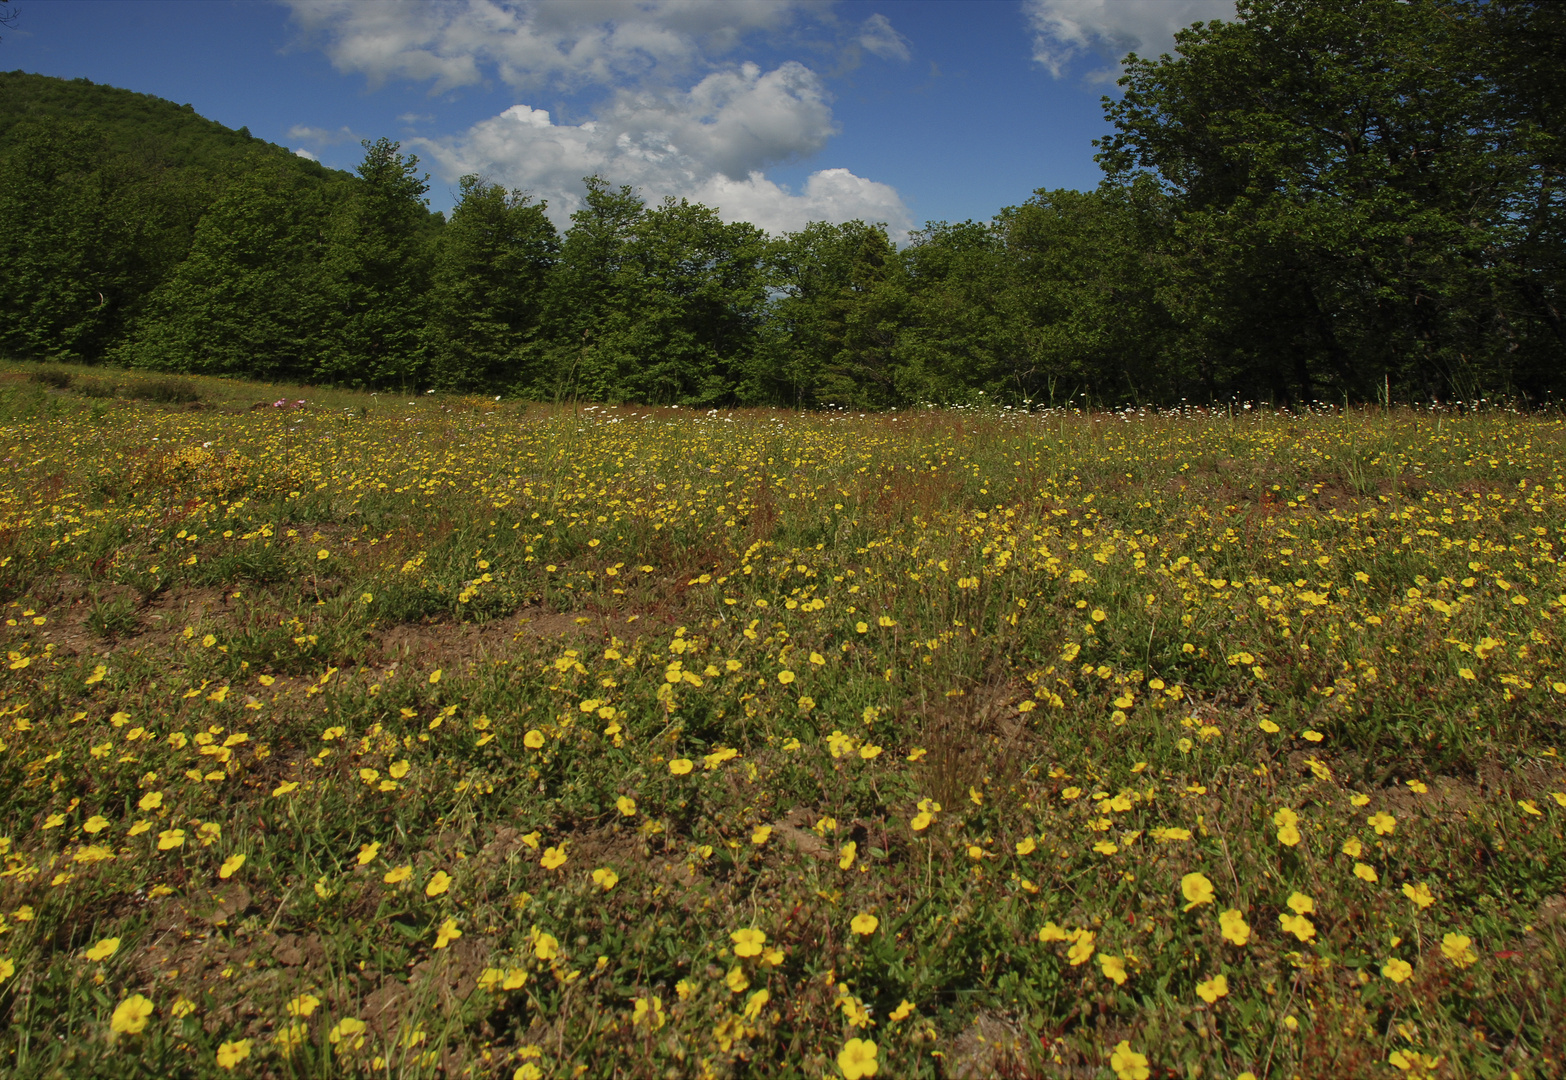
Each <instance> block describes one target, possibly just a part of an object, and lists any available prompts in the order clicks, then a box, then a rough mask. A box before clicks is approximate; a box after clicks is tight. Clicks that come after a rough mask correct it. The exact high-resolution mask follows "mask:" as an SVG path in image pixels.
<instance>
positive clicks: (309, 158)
mask: <svg viewBox="0 0 1566 1080" xmlns="http://www.w3.org/2000/svg"><path fill="white" fill-rule="evenodd" d="M294 156H295V157H302V158H304V159H305V160H307V161H320V160H321V159H320V158H318V157H316V156H315V155H314V154H312V153H310V151H308V150H295V151H294Z"/></svg>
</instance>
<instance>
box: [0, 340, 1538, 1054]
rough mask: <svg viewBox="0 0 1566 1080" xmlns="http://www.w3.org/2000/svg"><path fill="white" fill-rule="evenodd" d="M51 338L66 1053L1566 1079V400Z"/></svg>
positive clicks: (49, 855) (21, 400) (2, 877)
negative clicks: (99, 367) (104, 363)
mask: <svg viewBox="0 0 1566 1080" xmlns="http://www.w3.org/2000/svg"><path fill="white" fill-rule="evenodd" d="M27 371H28V369H23V368H20V367H13V368H10V369H7V370H6V371H5V372H3V373H0V450H3V456H4V458H5V468H4V472H3V473H0V604H3V606H4V609H5V610H4V626H3V627H0V634H3V636H4V646H3V647H4V650H5V655H6V658H7V659H6V661H5V664H4V666H3V667H0V784H3V785H4V790H5V791H6V793H7V795H6V798H5V799H4V801H3V803H0V853H3V859H4V864H5V865H4V869H3V871H0V1015H3V1021H4V1023H3V1029H0V1048H3V1052H4V1054H5V1059H4V1060H5V1064H4V1070H5V1071H6V1072H7V1074H8V1075H12V1076H18V1077H55V1076H71V1077H78V1076H95V1077H127V1078H128V1077H187V1076H188V1077H198V1076H199V1077H211V1076H255V1077H327V1076H365V1077H369V1076H385V1077H409V1078H413V1077H437V1076H448V1077H455V1076H472V1077H504V1078H513V1077H514V1078H515V1080H539V1078H542V1077H578V1076H581V1077H669V1078H675V1077H687V1076H689V1077H708V1076H711V1077H729V1076H783V1077H795V1076H798V1077H811V1078H820V1077H834V1076H836V1077H846V1078H847V1080H858V1078H861V1077H869V1076H895V1077H985V1076H1007V1077H1049V1076H1070V1077H1106V1078H1107V1077H1117V1078H1119V1080H1148V1078H1151V1077H1172V1076H1181V1077H1193V1078H1195V1077H1225V1078H1229V1077H1245V1076H1250V1077H1294V1076H1301V1077H1329V1076H1330V1077H1358V1076H1367V1077H1407V1078H1409V1080H1414V1078H1418V1077H1485V1078H1490V1077H1497V1078H1499V1077H1524V1078H1532V1077H1548V1076H1559V1075H1562V1073H1563V1066H1562V1064H1561V1063H1562V1060H1563V1055H1566V977H1563V975H1562V972H1563V971H1566V895H1563V893H1566V889H1563V877H1566V858H1563V855H1566V843H1563V837H1562V825H1563V822H1566V773H1563V769H1562V761H1561V758H1560V756H1559V754H1558V748H1559V746H1560V744H1561V742H1562V732H1561V723H1562V716H1563V705H1566V666H1563V649H1562V643H1561V622H1562V618H1563V609H1566V576H1563V574H1562V570H1561V562H1560V560H1561V556H1562V548H1563V545H1566V466H1563V461H1566V421H1563V419H1562V417H1561V416H1560V415H1559V414H1556V413H1548V414H1536V415H1526V414H1522V413H1519V412H1515V411H1511V410H1508V409H1505V408H1500V407H1494V408H1481V409H1477V410H1472V411H1457V410H1450V409H1409V408H1404V409H1393V410H1365V411H1355V410H1335V409H1329V408H1322V409H1318V410H1306V411H1301V412H1298V413H1293V414H1291V413H1285V412H1279V411H1274V410H1270V409H1267V410H1264V409H1246V408H1236V409H1228V408H1224V409H1217V410H1196V409H1190V410H1183V411H1176V412H1167V413H1161V412H1155V411H1152V410H1122V411H1120V412H1104V413H1095V414H1085V413H1079V412H1072V411H1059V410H1054V411H1044V412H1033V413H1024V412H1020V411H1008V410H992V411H978V410H954V411H935V410H930V411H916V412H906V413H885V414H869V415H861V414H859V413H844V412H827V413H817V414H794V413H787V412H781V411H778V412H773V411H765V410H762V411H733V412H730V411H722V410H713V411H710V412H707V411H702V412H692V411H689V410H684V411H682V410H675V409H652V408H633V407H597V406H560V407H543V406H538V405H532V406H528V405H523V404H518V403H515V402H509V401H496V400H490V399H478V398H463V397H453V396H446V395H419V396H411V395H402V396H399V395H395V394H392V395H388V394H380V395H370V394H356V393H350V392H346V391H341V392H339V391H319V390H309V389H303V388H276V387H268V386H260V385H251V384H244V383H238V382H224V381H220V380H215V379H191V380H186V381H185V382H184V384H183V388H181V387H180V386H174V387H170V386H163V387H162V389H161V390H160V389H158V388H156V387H148V386H142V388H141V389H140V390H137V389H136V387H135V386H132V385H131V384H125V385H116V384H115V383H114V381H113V376H112V375H110V374H105V373H102V372H92V371H86V370H85V369H78V370H76V371H75V372H74V373H70V372H67V373H66V374H70V375H71V378H69V379H65V378H63V377H55V378H54V379H53V381H52V382H38V381H36V380H35V379H33V378H31V377H30V376H29V375H28V373H27ZM192 398H194V399H195V400H194V401H192V400H190V399H192ZM300 401H303V402H304V403H305V404H304V405H303V406H302V407H301V406H299V405H298V404H297V402H300Z"/></svg>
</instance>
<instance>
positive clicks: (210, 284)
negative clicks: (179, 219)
mask: <svg viewBox="0 0 1566 1080" xmlns="http://www.w3.org/2000/svg"><path fill="white" fill-rule="evenodd" d="M338 194H339V193H338V192H337V191H336V190H335V189H334V188H330V187H325V186H323V185H320V184H317V183H312V182H310V181H309V180H308V179H307V178H306V177H305V176H303V175H302V174H300V173H299V172H298V171H296V170H292V169H287V168H282V167H279V166H278V165H276V164H273V163H260V164H258V167H257V168H255V169H253V170H251V171H247V172H243V173H241V174H240V175H239V176H237V177H236V178H235V179H234V181H233V182H232V183H231V184H230V185H229V187H228V189H227V190H226V191H225V192H224V193H223V195H222V196H220V197H219V198H218V200H217V201H216V202H215V203H214V204H213V205H212V207H211V208H210V209H209V210H208V211H207V213H206V214H205V215H204V216H203V217H202V219H201V223H200V224H199V225H198V226H197V228H196V235H195V239H194V241H193V242H192V244H191V249H190V254H189V255H188V256H187V257H186V258H185V260H184V261H183V262H182V263H180V265H179V266H178V267H177V268H176V269H175V271H174V272H173V273H172V274H171V275H170V277H169V278H168V280H167V281H165V282H164V283H163V284H162V285H161V286H160V287H159V288H158V289H157V291H156V292H155V293H154V294H153V295H152V297H151V299H150V301H149V303H148V306H147V310H146V312H145V313H144V314H143V316H142V318H141V319H140V322H139V332H138V334H137V337H136V340H135V341H134V342H132V343H131V344H130V345H129V346H127V347H126V348H125V349H124V350H122V354H121V355H122V357H123V359H124V360H125V361H126V362H127V363H128V364H130V365H132V366H136V367H148V368H157V369H161V370H166V371H184V372H202V373H207V374H220V375H235V376H243V377H249V378H260V379H305V378H308V377H310V375H311V374H313V371H312V368H313V364H314V358H315V356H316V355H317V353H318V352H320V350H321V348H322V344H323V343H322V340H321V336H320V335H321V325H322V321H323V318H324V316H325V314H326V313H325V310H324V306H323V303H322V299H321V294H320V283H321V275H322V259H323V256H324V254H325V250H326V241H327V232H328V229H329V226H330V221H331V214H332V211H333V205H332V203H333V198H334V196H337V195H338Z"/></svg>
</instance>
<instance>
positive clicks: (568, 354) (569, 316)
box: [543, 176, 646, 400]
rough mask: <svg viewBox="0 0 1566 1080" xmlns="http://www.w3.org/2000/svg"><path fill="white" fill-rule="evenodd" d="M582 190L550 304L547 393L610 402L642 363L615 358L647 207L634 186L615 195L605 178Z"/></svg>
mask: <svg viewBox="0 0 1566 1080" xmlns="http://www.w3.org/2000/svg"><path fill="white" fill-rule="evenodd" d="M583 183H584V184H585V185H586V186H587V193H586V196H585V198H584V200H583V206H582V208H581V209H580V210H577V211H576V212H575V213H573V214H572V215H571V227H570V228H569V229H568V230H566V234H565V239H564V240H563V241H562V242H561V244H560V261H559V264H558V266H557V268H556V270H555V272H554V273H553V274H552V275H551V277H550V283H549V289H548V292H547V295H546V298H545V323H546V326H547V333H548V337H549V350H548V357H549V364H548V371H549V375H548V379H549V382H550V384H551V385H550V386H549V387H547V388H545V389H544V390H543V394H544V396H546V397H552V398H555V399H557V400H558V399H561V398H568V397H569V398H575V397H578V396H582V397H588V398H592V399H595V400H611V399H614V398H615V397H616V395H617V394H618V388H619V387H620V385H621V384H622V382H623V377H624V372H623V369H624V368H626V367H627V366H629V365H631V364H634V363H635V362H636V360H637V358H636V357H630V356H623V355H621V354H620V353H619V351H618V341H619V336H620V334H621V333H622V328H621V327H620V325H619V324H620V322H621V321H622V320H624V319H625V318H626V317H627V316H626V307H625V303H624V298H623V296H621V295H619V290H620V289H621V288H622V287H623V285H624V281H623V276H624V272H625V267H626V260H627V257H628V253H629V249H630V246H631V242H632V239H633V238H634V236H635V232H636V227H637V225H638V224H639V223H640V222H641V220H642V217H643V215H644V214H645V213H646V207H645V206H644V205H643V203H642V200H641V199H639V198H637V196H636V194H635V193H634V192H633V191H632V190H631V189H630V188H629V187H624V186H622V187H621V188H620V189H619V190H615V189H613V188H611V187H610V186H609V182H608V181H607V180H605V179H604V178H603V177H601V176H589V177H586V178H585V179H584V180H583Z"/></svg>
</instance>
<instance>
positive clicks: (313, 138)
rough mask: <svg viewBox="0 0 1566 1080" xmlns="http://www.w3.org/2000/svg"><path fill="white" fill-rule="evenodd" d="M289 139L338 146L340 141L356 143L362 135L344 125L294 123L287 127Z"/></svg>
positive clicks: (360, 139) (318, 144)
mask: <svg viewBox="0 0 1566 1080" xmlns="http://www.w3.org/2000/svg"><path fill="white" fill-rule="evenodd" d="M288 137H289V138H290V139H299V140H301V141H303V142H309V143H315V144H316V145H317V146H338V145H340V144H342V143H356V142H360V141H362V139H363V136H361V135H358V134H356V133H355V132H354V131H353V130H352V129H351V128H349V127H347V126H346V125H345V126H343V127H340V128H335V129H334V128H318V127H311V126H310V125H308V124H295V125H294V126H293V127H291V128H289V129H288Z"/></svg>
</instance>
